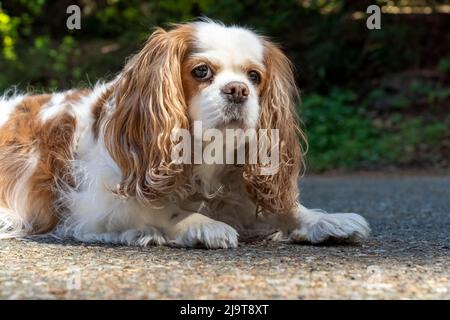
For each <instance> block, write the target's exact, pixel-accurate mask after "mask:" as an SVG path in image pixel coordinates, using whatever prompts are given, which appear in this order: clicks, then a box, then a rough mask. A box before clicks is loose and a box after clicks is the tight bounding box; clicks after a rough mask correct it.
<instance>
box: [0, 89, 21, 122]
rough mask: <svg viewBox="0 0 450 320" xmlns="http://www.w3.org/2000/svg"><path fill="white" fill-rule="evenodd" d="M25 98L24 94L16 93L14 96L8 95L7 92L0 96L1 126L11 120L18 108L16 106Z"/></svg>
mask: <svg viewBox="0 0 450 320" xmlns="http://www.w3.org/2000/svg"><path fill="white" fill-rule="evenodd" d="M23 98H24V96H23V95H20V94H15V93H14V94H13V95H12V96H8V94H7V93H5V94H4V95H3V96H2V97H0V127H1V126H3V125H4V124H5V123H6V122H7V121H8V120H9V117H10V115H11V113H12V112H13V111H14V110H15V109H16V106H17V105H18V104H19V103H20V102H21V101H22V100H23Z"/></svg>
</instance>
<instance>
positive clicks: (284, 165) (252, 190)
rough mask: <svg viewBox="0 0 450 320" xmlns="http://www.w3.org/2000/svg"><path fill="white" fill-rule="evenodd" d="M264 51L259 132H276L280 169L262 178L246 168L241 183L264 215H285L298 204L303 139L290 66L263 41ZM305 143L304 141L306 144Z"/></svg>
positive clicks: (255, 169)
mask: <svg viewBox="0 0 450 320" xmlns="http://www.w3.org/2000/svg"><path fill="white" fill-rule="evenodd" d="M262 41H263V43H264V48H265V58H264V59H265V66H266V68H267V76H266V78H267V81H266V82H265V83H263V86H264V87H263V90H262V94H261V96H260V104H261V115H260V119H259V124H258V128H259V129H278V130H279V155H280V160H279V167H278V171H277V172H276V173H275V174H273V175H261V174H260V169H261V167H260V166H259V165H258V164H256V165H246V166H245V168H244V179H245V182H246V187H247V192H248V193H249V194H250V196H251V197H252V198H253V200H254V201H255V203H256V204H257V205H258V206H259V207H260V208H262V210H263V212H264V213H276V214H282V213H288V212H289V211H290V210H292V209H293V208H294V206H295V205H296V203H297V199H298V195H299V190H298V185H297V180H298V176H299V173H300V170H302V168H303V152H302V148H301V144H300V141H301V140H305V136H304V134H303V132H302V131H301V129H300V126H299V121H298V117H297V113H296V111H295V104H296V100H297V98H298V91H297V88H296V86H295V79H294V75H293V72H292V65H291V63H290V61H289V59H288V58H287V57H286V56H285V55H284V54H283V52H282V51H281V50H280V49H279V48H278V47H277V46H276V45H274V44H273V43H271V42H269V41H267V40H262ZM305 141H306V140H305Z"/></svg>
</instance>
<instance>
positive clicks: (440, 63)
mask: <svg viewBox="0 0 450 320" xmlns="http://www.w3.org/2000/svg"><path fill="white" fill-rule="evenodd" d="M71 4H77V5H79V6H80V7H81V8H82V20H81V30H73V31H70V30H68V29H67V28H66V19H67V18H68V14H66V8H67V7H68V6H69V5H71ZM370 4H378V5H379V6H380V7H382V12H383V13H382V17H381V30H369V29H367V27H366V19H367V15H366V13H365V11H366V8H367V6H368V5H370ZM202 15H204V16H208V17H210V18H213V19H218V20H222V21H223V22H226V23H234V24H239V25H243V26H249V27H251V28H252V29H254V30H257V31H258V32H259V33H261V34H264V35H268V36H270V37H271V38H272V39H273V40H274V41H276V42H278V43H280V44H281V45H282V47H283V48H284V49H285V51H286V53H287V55H288V56H289V57H290V58H291V59H292V60H293V61H294V64H295V66H296V77H297V81H298V86H299V88H300V89H301V96H302V103H299V113H300V114H301V117H302V119H303V122H304V126H305V128H306V132H307V135H308V138H309V142H310V148H309V152H308V167H309V168H310V170H313V171H329V170H355V169H364V170H372V169H380V168H383V169H386V168H393V169H411V168H413V169H417V168H420V169H425V170H430V169H435V168H438V169H443V168H444V169H448V168H450V112H449V111H450V86H449V74H450V50H449V49H450V45H449V43H450V1H426V0H423V1H420V0H410V1H409V0H403V1H400V0H399V1H363V0H354V1H343V0H331V1H320V0H315V1H314V0H282V1H275V0H244V1H228V0H219V1H212V0H198V1H174V0H154V1H143V0H128V1H125V0H100V1H92V0H78V1H76V0H59V1H49V0H15V1H12V0H9V1H0V37H1V52H0V90H1V91H5V90H7V89H8V88H11V86H12V85H16V86H17V88H18V89H19V90H33V91H35V92H41V91H44V90H46V91H48V90H62V89H66V88H70V87H75V86H80V87H83V86H89V85H92V84H94V83H95V82H96V81H97V80H99V79H104V80H107V79H110V78H111V77H112V76H113V75H114V74H115V73H116V72H118V71H119V70H120V69H121V67H122V66H123V63H124V61H125V59H126V58H127V57H128V56H129V55H130V54H132V53H134V52H136V51H137V50H139V48H140V47H141V45H142V43H143V41H144V40H145V39H146V37H148V35H149V34H150V33H151V32H152V29H153V28H154V27H155V26H165V25H167V24H168V23H170V22H183V21H189V20H190V19H193V18H195V17H198V16H202Z"/></svg>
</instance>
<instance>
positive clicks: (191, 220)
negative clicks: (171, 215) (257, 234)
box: [171, 213, 238, 249]
mask: <svg viewBox="0 0 450 320" xmlns="http://www.w3.org/2000/svg"><path fill="white" fill-rule="evenodd" d="M171 243H172V244H174V245H176V246H181V247H206V248H209V249H218V248H235V247H237V245H238V233H237V231H236V230H235V229H233V228H232V227H230V226H229V225H227V224H226V223H223V222H220V221H216V220H213V219H211V218H208V217H206V216H204V215H202V214H199V213H193V214H191V215H190V216H188V217H187V218H185V219H183V220H182V221H180V222H179V223H178V224H177V226H176V235H175V239H174V240H172V241H171Z"/></svg>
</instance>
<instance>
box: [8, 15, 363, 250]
mask: <svg viewBox="0 0 450 320" xmlns="http://www.w3.org/2000/svg"><path fill="white" fill-rule="evenodd" d="M296 98H297V88H296V87H295V81H294V76H293V72H292V66H291V63H290V62H289V60H288V59H287V57H286V56H285V55H284V54H283V52H282V51H281V50H280V49H279V48H278V47H277V46H276V45H275V44H274V43H272V42H270V41H269V40H268V39H266V38H264V37H262V36H260V35H257V34H255V33H254V32H252V31H250V30H248V29H245V28H242V27H237V26H225V25H222V24H220V23H217V22H213V21H210V20H201V21H197V22H192V23H187V24H181V25H175V26H174V27H173V28H172V29H171V30H169V31H165V30H163V29H157V30H156V31H155V32H154V33H153V34H152V35H151V36H150V38H149V39H148V40H147V42H146V43H145V45H144V47H143V49H142V50H141V51H140V52H138V53H137V54H136V55H134V56H133V57H131V59H130V60H129V61H128V62H127V64H126V65H125V67H124V68H123V70H122V71H121V72H120V73H119V74H118V75H117V76H116V77H115V78H114V79H113V80H112V81H110V82H107V83H99V84H97V85H95V86H94V87H93V88H91V89H83V90H78V89H74V90H69V91H65V92H58V93H52V94H38V95H31V94H26V95H20V94H17V93H13V94H5V95H4V96H3V98H0V238H10V237H25V236H33V235H38V234H48V233H50V234H52V235H54V236H57V237H61V238H63V237H69V238H72V239H76V240H79V241H84V242H103V243H117V244H128V245H139V246H146V245H150V244H158V245H162V244H168V245H174V246H181V247H196V246H200V247H206V248H234V247H236V246H238V241H239V240H240V241H246V240H247V241H248V240H249V239H252V240H253V239H259V238H269V239H273V240H282V241H290V242H310V243H319V242H323V241H325V240H328V239H337V240H358V239H362V238H365V237H366V236H367V235H368V233H369V226H368V224H367V222H366V221H365V220H364V219H363V218H362V217H361V216H359V215H357V214H354V213H338V214H328V213H325V212H323V211H320V210H311V209H307V208H305V207H304V206H302V205H301V204H300V203H299V202H298V196H299V187H298V177H299V174H300V172H301V170H302V168H303V152H302V147H301V145H302V143H301V140H302V139H304V136H303V134H302V132H301V130H300V127H299V122H298V120H297V118H296ZM196 121H197V122H201V124H202V127H203V128H205V129H208V128H211V129H216V130H219V131H221V132H224V131H225V130H229V129H233V130H236V129H242V130H244V129H276V130H277V137H279V140H278V142H275V141H272V140H271V142H270V143H272V147H276V148H277V151H278V154H279V161H278V164H277V170H276V172H273V173H272V174H262V173H261V168H262V167H264V166H265V165H264V164H258V163H243V164H242V163H231V164H230V163H227V164H222V163H213V164H210V163H209V164H206V163H199V164H198V163H197V164H196V163H189V161H188V162H187V163H180V162H179V161H174V159H173V147H174V145H175V143H176V141H175V140H174V139H173V130H174V129H185V130H188V131H189V132H192V130H193V129H192V128H193V124H194V122H196ZM248 143H249V141H245V142H244V144H248ZM241 144H242V141H241ZM236 148H237V146H236ZM271 150H273V149H271ZM234 151H236V149H233V150H232V153H233V154H234ZM193 153H195V152H193ZM188 158H189V157H188Z"/></svg>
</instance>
